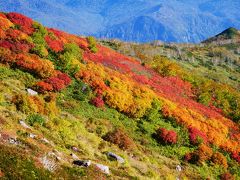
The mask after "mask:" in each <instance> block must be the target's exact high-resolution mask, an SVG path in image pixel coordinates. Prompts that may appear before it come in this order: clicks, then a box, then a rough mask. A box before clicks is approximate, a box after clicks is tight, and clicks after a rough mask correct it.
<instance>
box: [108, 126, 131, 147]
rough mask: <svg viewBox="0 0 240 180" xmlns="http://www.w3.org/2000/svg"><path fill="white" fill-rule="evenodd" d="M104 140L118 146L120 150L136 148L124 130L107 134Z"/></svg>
mask: <svg viewBox="0 0 240 180" xmlns="http://www.w3.org/2000/svg"><path fill="white" fill-rule="evenodd" d="M104 140H106V141H109V142H111V143H113V144H116V145H117V146H118V147H119V148H120V149H123V150H132V149H133V148H134V147H135V144H134V142H133V140H132V139H131V138H130V137H128V135H127V134H126V133H125V132H124V131H123V130H122V129H119V128H118V129H116V130H114V131H112V132H109V133H107V134H106V135H105V136H104Z"/></svg>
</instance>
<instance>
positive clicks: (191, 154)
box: [184, 153, 193, 162]
mask: <svg viewBox="0 0 240 180" xmlns="http://www.w3.org/2000/svg"><path fill="white" fill-rule="evenodd" d="M192 156H193V153H187V154H185V156H184V160H185V161H187V162H189V161H191V159H192Z"/></svg>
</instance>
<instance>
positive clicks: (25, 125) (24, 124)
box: [19, 120, 31, 129]
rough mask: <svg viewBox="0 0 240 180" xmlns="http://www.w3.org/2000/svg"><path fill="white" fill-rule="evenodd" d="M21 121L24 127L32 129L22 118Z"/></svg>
mask: <svg viewBox="0 0 240 180" xmlns="http://www.w3.org/2000/svg"><path fill="white" fill-rule="evenodd" d="M19 123H20V124H21V126H22V127H24V128H26V129H31V128H30V127H29V126H28V125H27V124H26V123H25V122H24V121H23V120H20V121H19Z"/></svg>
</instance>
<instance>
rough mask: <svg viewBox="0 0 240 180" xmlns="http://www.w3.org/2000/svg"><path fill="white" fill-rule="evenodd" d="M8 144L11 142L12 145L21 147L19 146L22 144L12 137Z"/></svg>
mask: <svg viewBox="0 0 240 180" xmlns="http://www.w3.org/2000/svg"><path fill="white" fill-rule="evenodd" d="M8 142H9V143H10V144H14V145H19V144H20V142H19V141H18V140H17V139H16V138H13V137H10V138H9V139H8Z"/></svg>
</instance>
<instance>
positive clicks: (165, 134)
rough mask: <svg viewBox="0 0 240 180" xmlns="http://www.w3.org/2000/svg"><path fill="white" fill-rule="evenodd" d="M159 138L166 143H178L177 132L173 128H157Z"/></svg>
mask: <svg viewBox="0 0 240 180" xmlns="http://www.w3.org/2000/svg"><path fill="white" fill-rule="evenodd" d="M156 133H157V140H158V141H159V142H160V143H164V144H176V143H177V139H178V137H177V133H176V132H175V131H173V130H167V129H165V128H159V129H158V130H157V132H156Z"/></svg>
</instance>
